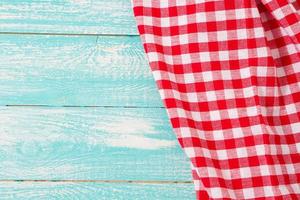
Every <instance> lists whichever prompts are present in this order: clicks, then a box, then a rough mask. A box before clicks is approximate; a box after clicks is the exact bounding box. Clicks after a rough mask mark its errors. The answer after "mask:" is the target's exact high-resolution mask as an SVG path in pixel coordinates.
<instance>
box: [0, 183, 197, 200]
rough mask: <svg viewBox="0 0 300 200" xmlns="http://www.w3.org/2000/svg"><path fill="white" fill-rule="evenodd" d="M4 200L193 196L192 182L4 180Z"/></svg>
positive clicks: (187, 199) (183, 199)
mask: <svg viewBox="0 0 300 200" xmlns="http://www.w3.org/2000/svg"><path fill="white" fill-rule="evenodd" d="M0 191H1V196H0V199H1V200H40V199H45V200H48V199H51V200H55V199H60V200H61V199H64V200H69V199H70V200H74V199H76V200H86V199H103V200H104V199H108V200H116V199H118V200H123V199H124V200H128V199H130V200H135V199H144V200H157V199H160V200H192V199H195V194H194V190H193V185H192V184H118V183H102V184H100V183H54V182H52V183H51V182H47V183H22V182H21V183H17V182H14V183H11V182H10V183H2V182H1V183H0Z"/></svg>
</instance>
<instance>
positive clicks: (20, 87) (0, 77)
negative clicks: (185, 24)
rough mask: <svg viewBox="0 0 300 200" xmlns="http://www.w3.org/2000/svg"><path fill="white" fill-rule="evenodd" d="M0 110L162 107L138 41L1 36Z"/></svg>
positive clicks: (83, 37)
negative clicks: (6, 107) (18, 107)
mask: <svg viewBox="0 0 300 200" xmlns="http://www.w3.org/2000/svg"><path fill="white" fill-rule="evenodd" d="M0 46H1V49H0V60H1V62H0V105H10V104H14V105H23V104H35V105H55V106H61V105H75V106H140V107H160V106H162V103H161V100H160V97H159V94H158V91H157V89H156V86H155V82H154V80H153V77H152V74H151V71H150V68H149V66H148V62H147V59H146V57H145V55H144V50H143V48H142V45H141V43H140V39H139V37H135V36H133V37H132V36H122V37H109V36H101V37H100V36H99V37H93V36H68V37H65V36H41V35H39V36H36V35H34V36H31V35H30V36H29V35H24V36H20V35H0Z"/></svg>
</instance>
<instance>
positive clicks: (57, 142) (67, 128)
mask: <svg viewBox="0 0 300 200" xmlns="http://www.w3.org/2000/svg"><path fill="white" fill-rule="evenodd" d="M0 138H1V140H0V180H1V179H2V180H3V179H10V180H17V179H44V180H53V179H55V180H61V179H66V180H68V179H79V180H94V179H96V180H98V179H99V180H174V181H176V180H184V181H189V180H191V173H190V166H189V162H188V159H187V158H186V157H185V155H184V153H183V151H182V149H181V148H180V147H179V144H178V143H177V140H176V138H175V135H174V134H173V133H172V130H171V127H170V125H169V122H168V119H167V116H166V113H165V110H164V109H159V108H157V109H153V108H151V109H150V108H41V107H0Z"/></svg>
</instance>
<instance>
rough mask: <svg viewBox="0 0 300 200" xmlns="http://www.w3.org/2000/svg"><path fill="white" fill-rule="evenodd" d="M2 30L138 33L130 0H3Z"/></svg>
mask: <svg viewBox="0 0 300 200" xmlns="http://www.w3.org/2000/svg"><path fill="white" fill-rule="evenodd" d="M0 13H1V14H0V24H1V26H0V32H2V33H3V32H20V33H23V32H34V33H64V34H70V33H71V34H73V33H75V34H124V35H125V34H126V35H131V34H136V33H137V30H136V24H135V20H134V17H133V13H132V8H131V2H130V0H109V1H107V0H97V1H94V0H43V1H40V0H1V3H0Z"/></svg>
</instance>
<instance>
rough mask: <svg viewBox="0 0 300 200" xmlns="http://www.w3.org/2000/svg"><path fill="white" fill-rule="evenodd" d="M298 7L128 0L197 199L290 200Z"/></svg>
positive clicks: (288, 0)
mask: <svg viewBox="0 0 300 200" xmlns="http://www.w3.org/2000/svg"><path fill="white" fill-rule="evenodd" d="M299 6H300V2H298V1H296V0H256V1H255V0H133V7H134V14H135V17H136V20H137V25H138V30H139V33H140V35H141V38H142V42H143V44H144V48H145V52H146V54H147V57H148V60H149V62H150V67H151V70H152V72H153V75H154V78H155V80H156V83H157V86H158V89H159V92H160V95H161V98H162V99H163V102H164V105H165V107H166V109H167V113H168V115H169V118H170V121H171V124H172V126H173V129H174V132H175V133H176V136H177V138H178V141H179V143H180V145H181V147H182V148H183V149H184V151H185V153H186V155H187V156H188V157H189V158H190V160H191V165H192V174H193V179H194V183H195V189H196V192H197V199H201V200H204V199H261V200H262V199H283V200H289V199H300V154H299V153H300V11H299V8H300V7H299Z"/></svg>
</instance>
